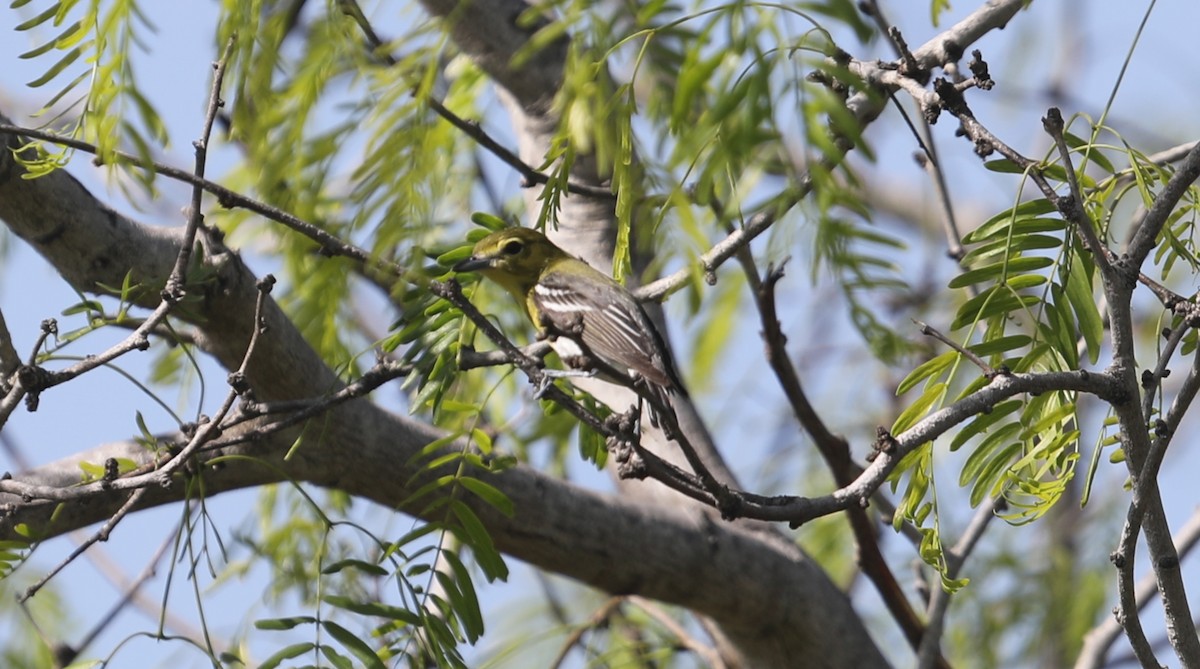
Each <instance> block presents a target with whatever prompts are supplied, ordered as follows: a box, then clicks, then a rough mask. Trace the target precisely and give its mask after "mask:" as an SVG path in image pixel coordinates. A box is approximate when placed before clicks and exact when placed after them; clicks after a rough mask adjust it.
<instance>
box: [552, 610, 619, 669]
mask: <svg viewBox="0 0 1200 669" xmlns="http://www.w3.org/2000/svg"><path fill="white" fill-rule="evenodd" d="M624 601H625V598H624V597H610V598H608V599H607V600H605V602H604V603H603V604H601V605H600V608H598V609H596V610H595V611H594V612H593V613H592V615H590V616H588V619H587V622H585V623H583V624H582V625H578V626H576V627H575V629H574V630H571V633H570V634H568V635H567V638H566V639H564V640H563V644H562V647H561V648H559V650H558V655H556V656H555V657H554V660H553V661H552V662H551V663H550V665H549V668H550V669H558V668H559V667H561V666H563V663H564V662H566V661H567V655H569V654H570V653H571V651H572V650H573V649H574V648H575V647H576V646H578V645H579V644H580V642H581V641H583V635H584V634H586V633H587V632H588V631H589V630H592V629H595V628H597V627H599V626H600V625H602V624H603V623H604V621H606V620H608V619H609V617H610V616H612V614H613V611H615V610H617V608H618V607H620V606H621V603H622V602H624Z"/></svg>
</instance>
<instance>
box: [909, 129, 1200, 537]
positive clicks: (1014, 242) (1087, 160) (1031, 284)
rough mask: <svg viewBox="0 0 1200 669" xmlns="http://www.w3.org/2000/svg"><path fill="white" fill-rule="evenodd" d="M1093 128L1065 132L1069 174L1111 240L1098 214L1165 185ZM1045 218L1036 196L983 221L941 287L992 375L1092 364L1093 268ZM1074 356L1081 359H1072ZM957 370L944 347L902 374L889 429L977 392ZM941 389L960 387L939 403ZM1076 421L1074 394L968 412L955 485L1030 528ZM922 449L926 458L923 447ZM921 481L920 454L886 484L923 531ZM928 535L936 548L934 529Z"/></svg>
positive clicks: (1070, 473)
mask: <svg viewBox="0 0 1200 669" xmlns="http://www.w3.org/2000/svg"><path fill="white" fill-rule="evenodd" d="M1104 130H1105V129H1104V128H1100V127H1096V128H1094V129H1093V130H1092V133H1091V134H1092V139H1091V140H1085V139H1083V138H1080V137H1078V136H1076V135H1073V134H1070V133H1067V135H1066V138H1067V144H1068V146H1069V147H1071V152H1072V154H1074V155H1075V156H1076V157H1078V158H1081V160H1080V161H1079V165H1082V166H1077V168H1076V169H1077V176H1078V178H1079V181H1080V184H1081V186H1082V187H1083V188H1084V191H1083V192H1084V201H1083V204H1084V210H1085V212H1086V214H1087V216H1088V219H1089V221H1090V222H1091V223H1090V224H1091V225H1093V226H1094V227H1093V231H1094V233H1095V234H1096V235H1098V236H1100V238H1101V239H1105V238H1106V237H1107V236H1108V235H1109V234H1110V232H1109V231H1108V230H1107V227H1106V225H1107V221H1108V220H1110V217H1109V215H1108V213H1107V212H1110V211H1111V210H1112V209H1113V208H1115V207H1117V206H1120V205H1121V203H1122V200H1123V198H1125V196H1126V195H1129V194H1134V195H1136V196H1137V199H1138V200H1139V201H1140V202H1141V203H1142V204H1143V205H1144V204H1145V203H1147V202H1149V201H1150V198H1151V194H1150V192H1149V189H1150V188H1152V186H1153V184H1156V183H1161V182H1163V181H1164V180H1165V175H1164V174H1163V168H1160V167H1157V166H1150V165H1148V164H1147V161H1146V160H1145V157H1144V156H1141V155H1140V154H1138V153H1136V152H1134V151H1131V150H1128V149H1127V148H1125V149H1122V148H1121V147H1120V146H1116V145H1105V144H1100V143H1098V142H1097V141H1096V140H1095V138H1096V137H1097V136H1098V135H1099V134H1100V133H1101V132H1103V131H1104ZM1113 153H1120V154H1121V155H1122V156H1123V157H1124V158H1125V159H1126V160H1128V162H1129V164H1130V167H1129V168H1127V169H1126V170H1123V171H1120V172H1118V171H1117V170H1116V169H1115V168H1114V162H1115V161H1114V160H1113V159H1111V158H1110V156H1109V154H1113ZM1056 159H1057V154H1053V153H1052V154H1048V155H1047V158H1046V162H1045V163H1043V164H1042V165H1039V166H1037V167H1035V168H1033V169H1038V170H1039V171H1041V172H1042V174H1043V175H1045V176H1046V177H1047V178H1048V179H1050V180H1051V182H1052V183H1053V184H1055V185H1058V186H1060V187H1061V192H1067V190H1068V186H1067V184H1066V174H1065V171H1064V170H1063V169H1062V167H1061V166H1060V165H1058V164H1056V163H1055V162H1053V161H1055V160H1056ZM988 165H989V167H991V168H992V169H994V170H996V171H999V172H1006V173H1021V172H1022V171H1021V170H1018V169H1016V168H1015V166H1014V165H1013V164H1012V163H1011V162H1008V161H1003V160H1001V161H992V162H990V163H989V164H988ZM1088 165H1090V166H1092V167H1094V168H1095V169H1096V170H1099V171H1101V172H1103V173H1104V174H1105V175H1106V176H1105V177H1103V178H1094V177H1093V176H1092V175H1089V174H1087V173H1084V172H1083V170H1084V169H1085V168H1086V166H1088ZM1187 211H1188V208H1184V209H1183V210H1182V211H1180V212H1176V214H1175V216H1174V217H1173V219H1172V221H1173V223H1172V224H1171V225H1168V226H1167V228H1166V229H1164V232H1163V236H1162V243H1161V244H1160V245H1159V246H1158V248H1157V250H1156V257H1155V260H1156V263H1157V264H1158V265H1159V266H1160V267H1161V268H1162V272H1163V274H1164V275H1165V274H1167V273H1168V272H1170V270H1171V269H1172V267H1173V266H1174V265H1175V263H1176V261H1178V260H1181V259H1182V260H1184V262H1186V263H1188V264H1189V265H1192V266H1194V263H1195V260H1194V257H1195V253H1194V247H1193V246H1192V238H1193V236H1194V232H1193V226H1192V225H1191V222H1190V220H1188V216H1189V214H1188V213H1186V212H1187ZM1056 214H1057V212H1056V211H1055V207H1054V205H1052V204H1051V203H1050V202H1049V201H1047V200H1045V199H1031V200H1026V201H1023V202H1019V203H1018V204H1015V205H1014V206H1013V207H1011V208H1009V209H1007V210H1005V211H1002V212H1000V213H998V214H997V215H995V216H993V217H992V218H991V219H989V220H987V221H986V222H984V223H983V224H982V225H980V226H979V227H978V228H976V229H975V230H973V231H972V232H970V233H969V234H967V235H966V236H965V237H964V239H963V243H964V245H965V246H966V248H967V249H968V251H967V253H966V255H965V256H964V258H963V260H962V264H963V268H964V269H963V271H962V272H961V273H960V274H959V275H958V276H957V277H955V278H954V279H952V280H951V281H950V283H949V287H950V288H952V289H956V290H960V291H965V292H966V293H967V294H966V297H965V299H964V300H963V301H962V302H961V304H960V306H959V307H958V310H957V313H956V315H955V317H954V320H953V322H952V328H953V330H954V331H956V332H958V333H959V335H958V337H959V342H960V343H961V344H962V345H963V346H965V347H966V348H968V349H970V350H971V351H972V352H974V353H976V354H977V355H979V356H981V357H982V358H983V359H984V360H985V361H986V362H987V363H988V364H989V365H991V366H992V367H993V368H994V369H999V370H1002V372H1001V373H1007V372H1024V371H1064V370H1072V369H1080V368H1082V367H1083V366H1084V365H1086V364H1092V365H1095V364H1097V363H1098V362H1099V361H1100V358H1101V355H1102V353H1103V351H1104V350H1105V346H1106V341H1105V324H1104V318H1103V316H1102V314H1101V312H1100V309H1099V307H1098V306H1097V305H1098V297H1097V295H1098V292H1099V285H1098V284H1099V279H1098V274H1097V268H1096V265H1095V260H1094V258H1093V256H1092V254H1091V252H1090V251H1089V250H1088V249H1087V248H1086V244H1085V242H1084V240H1083V236H1082V235H1081V234H1080V233H1079V231H1078V230H1076V229H1074V228H1072V227H1071V226H1069V225H1068V224H1067V222H1066V221H1065V220H1063V219H1062V218H1059V217H1058V216H1057V215H1056ZM1192 216H1194V214H1192ZM1084 352H1085V353H1086V357H1085V358H1083V359H1081V353H1084ZM963 362H965V359H963V357H962V356H961V355H960V354H959V353H958V352H955V351H949V352H946V353H943V354H941V355H939V356H937V357H935V358H932V359H930V360H928V361H927V362H925V363H923V364H921V365H920V366H918V367H917V368H916V369H914V370H913V371H912V372H911V373H910V374H909V376H908V377H907V378H906V379H905V380H904V381H903V382H902V383H901V384H900V386H899V392H901V393H906V392H909V393H910V392H913V391H916V390H917V389H918V388H920V392H919V394H918V395H917V396H916V398H915V399H913V400H911V403H910V404H909V408H908V409H907V410H906V411H905V412H904V413H903V414H902V416H901V418H902V419H903V420H898V421H897V426H896V429H897V430H902V429H904V428H906V427H909V426H911V425H913V424H915V423H916V422H917V421H919V420H920V419H921V418H922V417H924V416H925V415H927V414H928V413H929V412H930V411H933V410H936V409H938V408H941V407H942V406H943V405H944V402H945V401H946V399H947V398H948V397H951V398H952V397H955V396H956V397H957V398H963V397H966V396H968V395H969V394H970V393H972V392H974V391H975V390H977V389H979V388H981V387H983V386H984V385H986V384H987V382H988V379H987V378H986V377H985V376H983V375H982V374H980V375H978V376H975V377H971V376H969V375H965V374H964V373H963V370H964V368H963V367H962V363H963ZM949 386H957V387H960V388H961V390H959V391H958V392H957V395H954V394H951V395H947V388H948V387H949ZM1079 424H1080V416H1079V415H1078V407H1077V405H1076V398H1075V396H1074V393H1071V392H1065V391H1049V392H1044V393H1041V394H1036V395H1030V396H1026V397H1018V398H1013V399H1009V400H1006V401H1003V402H1001V403H999V404H997V405H996V406H994V407H991V408H990V410H989V411H987V412H984V413H981V414H978V415H975V416H971V417H970V418H968V420H966V422H964V423H963V425H962V426H961V428H960V429H959V430H958V431H957V433H955V434H954V435H953V437H952V438H951V440H950V442H949V448H950V450H951V451H952V452H954V451H959V450H960V449H963V450H964V451H965V452H966V458H965V460H963V461H962V465H961V470H960V472H959V476H958V483H959V485H961V486H963V487H965V488H967V489H968V490H969V498H970V501H971V503H972V504H973V505H978V504H980V503H981V502H983V501H984V500H985V499H988V498H1001V499H1003V501H1004V503H1005V508H1006V509H1007V510H1006V511H1004V512H1003V513H1001V514H1000V515H1001V516H1002V517H1004V518H1005V519H1007V520H1008V521H1009V522H1012V523H1018V524H1019V523H1027V522H1031V521H1034V520H1037V519H1038V518H1041V517H1042V516H1044V515H1045V514H1046V513H1047V512H1048V511H1049V510H1050V509H1051V508H1052V507H1053V505H1054V504H1055V503H1057V502H1058V501H1059V500H1060V499H1061V498H1062V496H1063V495H1064V494H1067V493H1068V492H1069V490H1070V489H1071V488H1070V482H1071V480H1072V478H1073V477H1074V475H1075V471H1076V464H1077V462H1078V460H1079V457H1080V455H1081V447H1080V444H1079V436H1080V431H1079ZM922 452H931V451H929V450H928V447H927V448H926V449H922ZM1095 453H1096V456H1095V458H1093V462H1092V465H1091V466H1090V468H1089V470H1088V472H1087V479H1086V481H1085V488H1084V489H1085V491H1086V490H1087V489H1089V488H1090V483H1091V479H1092V477H1093V476H1095V474H1096V466H1097V463H1098V459H1099V454H1100V449H1099V448H1097V449H1096V452H1095ZM931 476H932V460H931V459H930V458H929V457H924V458H907V459H906V460H905V461H904V462H902V463H901V465H900V467H898V468H897V470H896V472H895V474H894V477H893V482H894V485H896V486H898V487H902V488H903V490H904V494H903V501H902V502H901V504H900V513H899V516H898V517H903V518H905V519H907V520H909V521H912V522H914V523H916V524H917V525H918V526H920V525H922V523H923V522H924V520H925V519H926V518H927V517H928V510H929V508H930V507H929V506H928V502H929V500H930V496H931V495H933V494H934V493H933V489H932V487H931V486H930V485H929V481H930V480H931ZM901 482H903V483H901ZM1086 498H1087V497H1086V492H1085V494H1084V499H1085V500H1086ZM897 522H899V521H897ZM934 534H935V536H934V540H936V531H935V532H934ZM932 554H935V555H936V551H934V552H933V553H932Z"/></svg>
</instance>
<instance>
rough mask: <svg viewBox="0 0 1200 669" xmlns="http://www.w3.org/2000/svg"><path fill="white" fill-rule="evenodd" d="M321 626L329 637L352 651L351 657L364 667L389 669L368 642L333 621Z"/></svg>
mask: <svg viewBox="0 0 1200 669" xmlns="http://www.w3.org/2000/svg"><path fill="white" fill-rule="evenodd" d="M321 626H322V627H324V628H325V631H326V632H329V636H331V637H333V638H334V639H336V640H337V642H338V643H340V644H342V646H343V647H345V648H346V650H348V651H350V654H351V655H353V656H354V657H356V658H358V661H359V662H361V663H362V664H363V666H364V667H367V668H368V669H387V665H386V664H384V663H383V660H381V659H379V655H378V654H377V653H376V652H375V651H374V650H372V649H371V647H370V646H368V645H367V644H366V642H364V641H363V640H362V639H360V638H358V637H357V636H356V635H354V634H352V633H351V632H350V630H348V629H346V628H345V627H342V626H341V625H339V624H337V623H335V622H333V621H331V620H326V621H324V622H322V623H321Z"/></svg>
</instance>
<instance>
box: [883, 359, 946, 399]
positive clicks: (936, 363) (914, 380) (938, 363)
mask: <svg viewBox="0 0 1200 669" xmlns="http://www.w3.org/2000/svg"><path fill="white" fill-rule="evenodd" d="M957 359H958V352H957V351H946V352H945V353H942V354H940V355H937V356H934V357H933V358H930V359H929V360H926V361H925V362H923V363H921V364H920V365H917V368H916V369H914V370H913V371H911V372H909V373H908V376H906V377H904V380H903V381H901V382H900V385H899V386H897V387H896V395H897V396H899V395H903V394H904V393H906V392H908V391H909V390H910V389H912V387H913V386H915V385H917V384H918V383H920V382H921V381H923V380H924V379H927V378H929V377H932V376H934V375H936V374H940V373H942V372H943V371H944V370H946V369H948V368H949V367H950V366H951V365H953V364H954V361H955V360H957Z"/></svg>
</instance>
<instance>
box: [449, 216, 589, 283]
mask: <svg viewBox="0 0 1200 669" xmlns="http://www.w3.org/2000/svg"><path fill="white" fill-rule="evenodd" d="M564 257H567V254H566V252H565V251H563V250H562V249H560V248H558V247H557V246H555V245H554V244H553V243H552V242H551V241H550V240H549V239H546V236H545V235H543V234H542V233H540V232H538V231H537V230H533V229H531V228H507V229H504V230H500V231H498V232H493V233H492V234H490V235H488V236H487V237H484V238H483V239H481V240H479V241H478V242H476V243H475V248H473V249H472V250H471V257H470V258H467V259H466V260H464V261H462V262H460V263H458V264H457V265H455V266H454V271H456V272H479V273H480V274H482V275H484V276H485V277H487V278H489V279H491V280H492V281H495V282H496V283H498V284H500V285H501V286H504V287H505V288H506V289H508V290H509V291H511V292H513V293H516V294H518V295H522V296H523V295H524V294H525V293H527V292H528V291H529V289H530V288H532V287H533V285H534V284H535V283H537V281H538V278H539V277H540V276H541V275H542V271H543V270H545V269H546V267H547V266H548V265H549V264H550V263H551V262H552V261H554V260H557V259H559V258H564Z"/></svg>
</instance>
